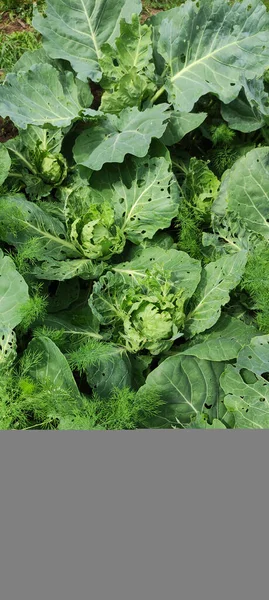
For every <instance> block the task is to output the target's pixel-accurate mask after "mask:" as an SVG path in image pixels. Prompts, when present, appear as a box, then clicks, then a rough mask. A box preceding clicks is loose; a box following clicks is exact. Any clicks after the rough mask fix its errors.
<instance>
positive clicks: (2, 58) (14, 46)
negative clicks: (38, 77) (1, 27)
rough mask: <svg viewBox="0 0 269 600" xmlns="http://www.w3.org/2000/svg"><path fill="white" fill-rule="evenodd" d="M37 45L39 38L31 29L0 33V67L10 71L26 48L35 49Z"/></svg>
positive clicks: (38, 44)
mask: <svg viewBox="0 0 269 600" xmlns="http://www.w3.org/2000/svg"><path fill="white" fill-rule="evenodd" d="M39 46H40V42H39V38H38V36H37V35H36V34H35V33H34V32H33V31H20V32H14V33H10V34H9V35H7V34H5V33H3V34H0V68H1V69H2V70H3V71H6V72H8V71H11V70H12V67H13V65H14V64H15V63H16V62H17V60H19V58H20V57H21V55H22V54H23V53H24V52H26V50H35V49H36V48H38V47H39Z"/></svg>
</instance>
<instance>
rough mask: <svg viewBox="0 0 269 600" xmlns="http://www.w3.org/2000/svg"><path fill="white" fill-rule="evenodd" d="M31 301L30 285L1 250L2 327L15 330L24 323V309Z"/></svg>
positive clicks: (0, 305)
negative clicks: (29, 300) (22, 310)
mask: <svg viewBox="0 0 269 600" xmlns="http://www.w3.org/2000/svg"><path fill="white" fill-rule="evenodd" d="M28 299H29V294H28V285H27V284H26V282H25V281H24V279H23V277H22V276H21V275H20V273H18V271H17V269H16V267H15V265H14V262H13V260H12V259H11V258H10V257H9V256H4V254H3V251H2V250H1V249H0V327H1V329H2V328H3V327H4V328H5V327H8V328H10V329H14V327H16V326H17V325H19V323H20V322H21V321H22V312H21V309H22V307H23V306H24V305H25V304H26V303H27V301H28Z"/></svg>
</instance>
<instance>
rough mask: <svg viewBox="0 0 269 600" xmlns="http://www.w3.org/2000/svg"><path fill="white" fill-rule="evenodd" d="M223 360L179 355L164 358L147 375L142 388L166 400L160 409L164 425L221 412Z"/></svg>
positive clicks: (181, 422)
mask: <svg viewBox="0 0 269 600" xmlns="http://www.w3.org/2000/svg"><path fill="white" fill-rule="evenodd" d="M224 367H225V364H224V363H221V362H218V363H215V362H210V361H207V360H200V359H199V358H196V357H194V356H183V355H181V354H178V355H176V356H172V357H169V358H167V359H166V360H164V361H163V362H162V363H161V364H160V365H159V366H158V367H157V368H156V369H154V370H153V371H152V373H150V375H149V376H148V377H147V380H146V384H145V386H144V387H143V388H141V390H145V391H146V390H147V389H154V390H156V391H157V392H159V394H160V398H161V399H162V400H163V401H164V402H165V406H164V408H163V410H162V417H163V419H164V424H165V423H166V426H167V424H168V423H169V422H170V423H171V422H172V423H173V424H176V419H178V421H179V423H180V424H182V425H183V426H184V425H185V424H187V423H190V421H191V420H192V419H193V418H195V417H196V416H199V414H200V413H204V414H205V415H208V417H209V421H211V422H212V419H214V418H221V417H222V415H223V412H225V411H224V410H223V393H222V390H221V388H220V385H219V378H220V375H221V373H222V372H223V369H224Z"/></svg>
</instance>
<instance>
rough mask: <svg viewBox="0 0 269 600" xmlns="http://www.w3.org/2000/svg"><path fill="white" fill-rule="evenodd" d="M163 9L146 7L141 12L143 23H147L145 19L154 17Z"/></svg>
mask: <svg viewBox="0 0 269 600" xmlns="http://www.w3.org/2000/svg"><path fill="white" fill-rule="evenodd" d="M162 10H163V9H161V8H149V9H145V10H143V11H142V13H141V17H140V19H141V23H145V21H146V20H147V19H149V17H153V16H154V15H157V14H158V13H159V12H162Z"/></svg>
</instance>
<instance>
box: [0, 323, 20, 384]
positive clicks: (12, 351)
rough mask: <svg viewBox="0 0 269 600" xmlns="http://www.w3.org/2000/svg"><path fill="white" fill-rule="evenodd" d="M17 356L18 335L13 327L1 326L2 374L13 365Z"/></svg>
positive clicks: (0, 356) (0, 362) (0, 369)
mask: <svg viewBox="0 0 269 600" xmlns="http://www.w3.org/2000/svg"><path fill="white" fill-rule="evenodd" d="M16 356H17V343H16V335H15V332H14V331H13V330H12V329H9V328H8V327H2V325H1V326H0V374H1V371H2V372H3V371H5V370H6V369H8V368H9V367H11V366H12V363H13V362H14V360H15V358H16Z"/></svg>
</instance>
